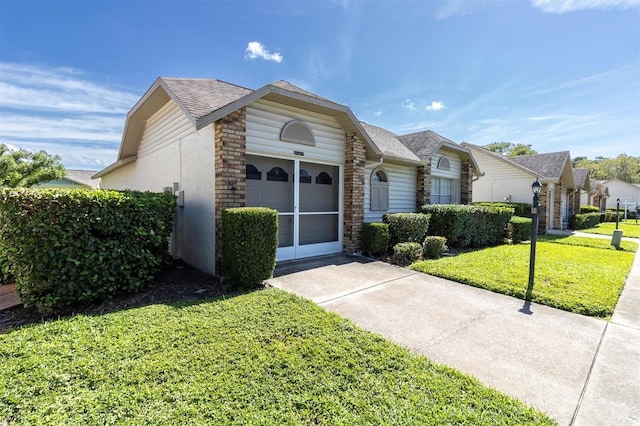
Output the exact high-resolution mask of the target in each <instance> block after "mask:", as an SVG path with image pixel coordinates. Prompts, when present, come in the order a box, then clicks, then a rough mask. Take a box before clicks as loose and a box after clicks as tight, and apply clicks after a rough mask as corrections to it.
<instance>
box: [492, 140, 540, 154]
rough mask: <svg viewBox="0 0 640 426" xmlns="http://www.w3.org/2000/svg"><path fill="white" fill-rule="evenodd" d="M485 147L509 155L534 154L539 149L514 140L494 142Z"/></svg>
mask: <svg viewBox="0 0 640 426" xmlns="http://www.w3.org/2000/svg"><path fill="white" fill-rule="evenodd" d="M483 148H484V149H487V150H489V151H493V152H497V153H498V154H502V155H506V156H507V157H518V156H520V155H533V154H537V153H538V151H536V150H535V149H533V148H531V145H525V144H523V143H518V144H515V143H513V142H494V143H490V144H488V145H484V146H483Z"/></svg>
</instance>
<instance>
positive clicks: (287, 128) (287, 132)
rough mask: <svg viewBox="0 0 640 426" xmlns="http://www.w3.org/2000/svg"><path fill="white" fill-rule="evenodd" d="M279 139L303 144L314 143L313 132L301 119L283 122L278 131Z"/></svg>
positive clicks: (312, 144) (313, 144)
mask: <svg viewBox="0 0 640 426" xmlns="http://www.w3.org/2000/svg"><path fill="white" fill-rule="evenodd" d="M280 140H281V141H285V142H293V143H301V144H303V145H311V146H315V145H316V140H315V138H314V137H313V132H312V131H311V129H310V128H309V126H307V125H306V124H305V123H304V122H303V121H300V120H292V121H290V122H288V123H287V124H285V125H284V126H283V127H282V130H281V131H280Z"/></svg>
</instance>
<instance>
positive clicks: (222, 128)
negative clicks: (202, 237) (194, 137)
mask: <svg viewBox="0 0 640 426" xmlns="http://www.w3.org/2000/svg"><path fill="white" fill-rule="evenodd" d="M246 121H247V114H246V109H245V108H241V109H239V110H237V111H234V112H232V113H231V114H229V115H227V116H225V117H223V118H221V119H219V120H218V121H216V122H215V128H214V129H215V133H214V141H215V206H216V271H217V272H218V273H220V259H221V257H222V250H220V248H221V246H220V242H221V241H222V240H221V237H222V210H224V209H226V208H229V207H244V204H245V196H246V192H247V191H246V170H245V165H246V152H247V149H246V147H247V145H246V130H247V126H246ZM234 188H235V189H234Z"/></svg>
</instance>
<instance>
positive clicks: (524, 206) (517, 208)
mask: <svg viewBox="0 0 640 426" xmlns="http://www.w3.org/2000/svg"><path fill="white" fill-rule="evenodd" d="M473 205H474V206H481V207H501V208H506V209H513V215H514V216H520V217H529V218H530V217H531V216H532V215H531V204H529V203H505V202H495V201H479V202H475V203H473Z"/></svg>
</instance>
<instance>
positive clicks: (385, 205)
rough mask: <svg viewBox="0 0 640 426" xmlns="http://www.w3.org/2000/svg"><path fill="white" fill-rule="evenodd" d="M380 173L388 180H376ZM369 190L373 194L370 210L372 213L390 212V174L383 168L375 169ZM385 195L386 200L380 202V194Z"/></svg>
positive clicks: (371, 176) (370, 178) (370, 179)
mask: <svg viewBox="0 0 640 426" xmlns="http://www.w3.org/2000/svg"><path fill="white" fill-rule="evenodd" d="M377 173H380V174H382V176H384V178H385V179H386V180H384V181H379V180H374V178H373V177H374V176H375V175H376V174H377ZM369 187H370V188H369V189H370V194H371V197H370V198H371V200H370V209H371V211H372V212H386V211H389V173H388V172H387V171H386V170H385V169H383V168H382V167H377V168H375V169H374V170H373V171H372V172H371V175H370V177H369ZM381 192H382V193H384V194H385V197H384V200H382V201H381V200H380V193H381Z"/></svg>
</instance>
